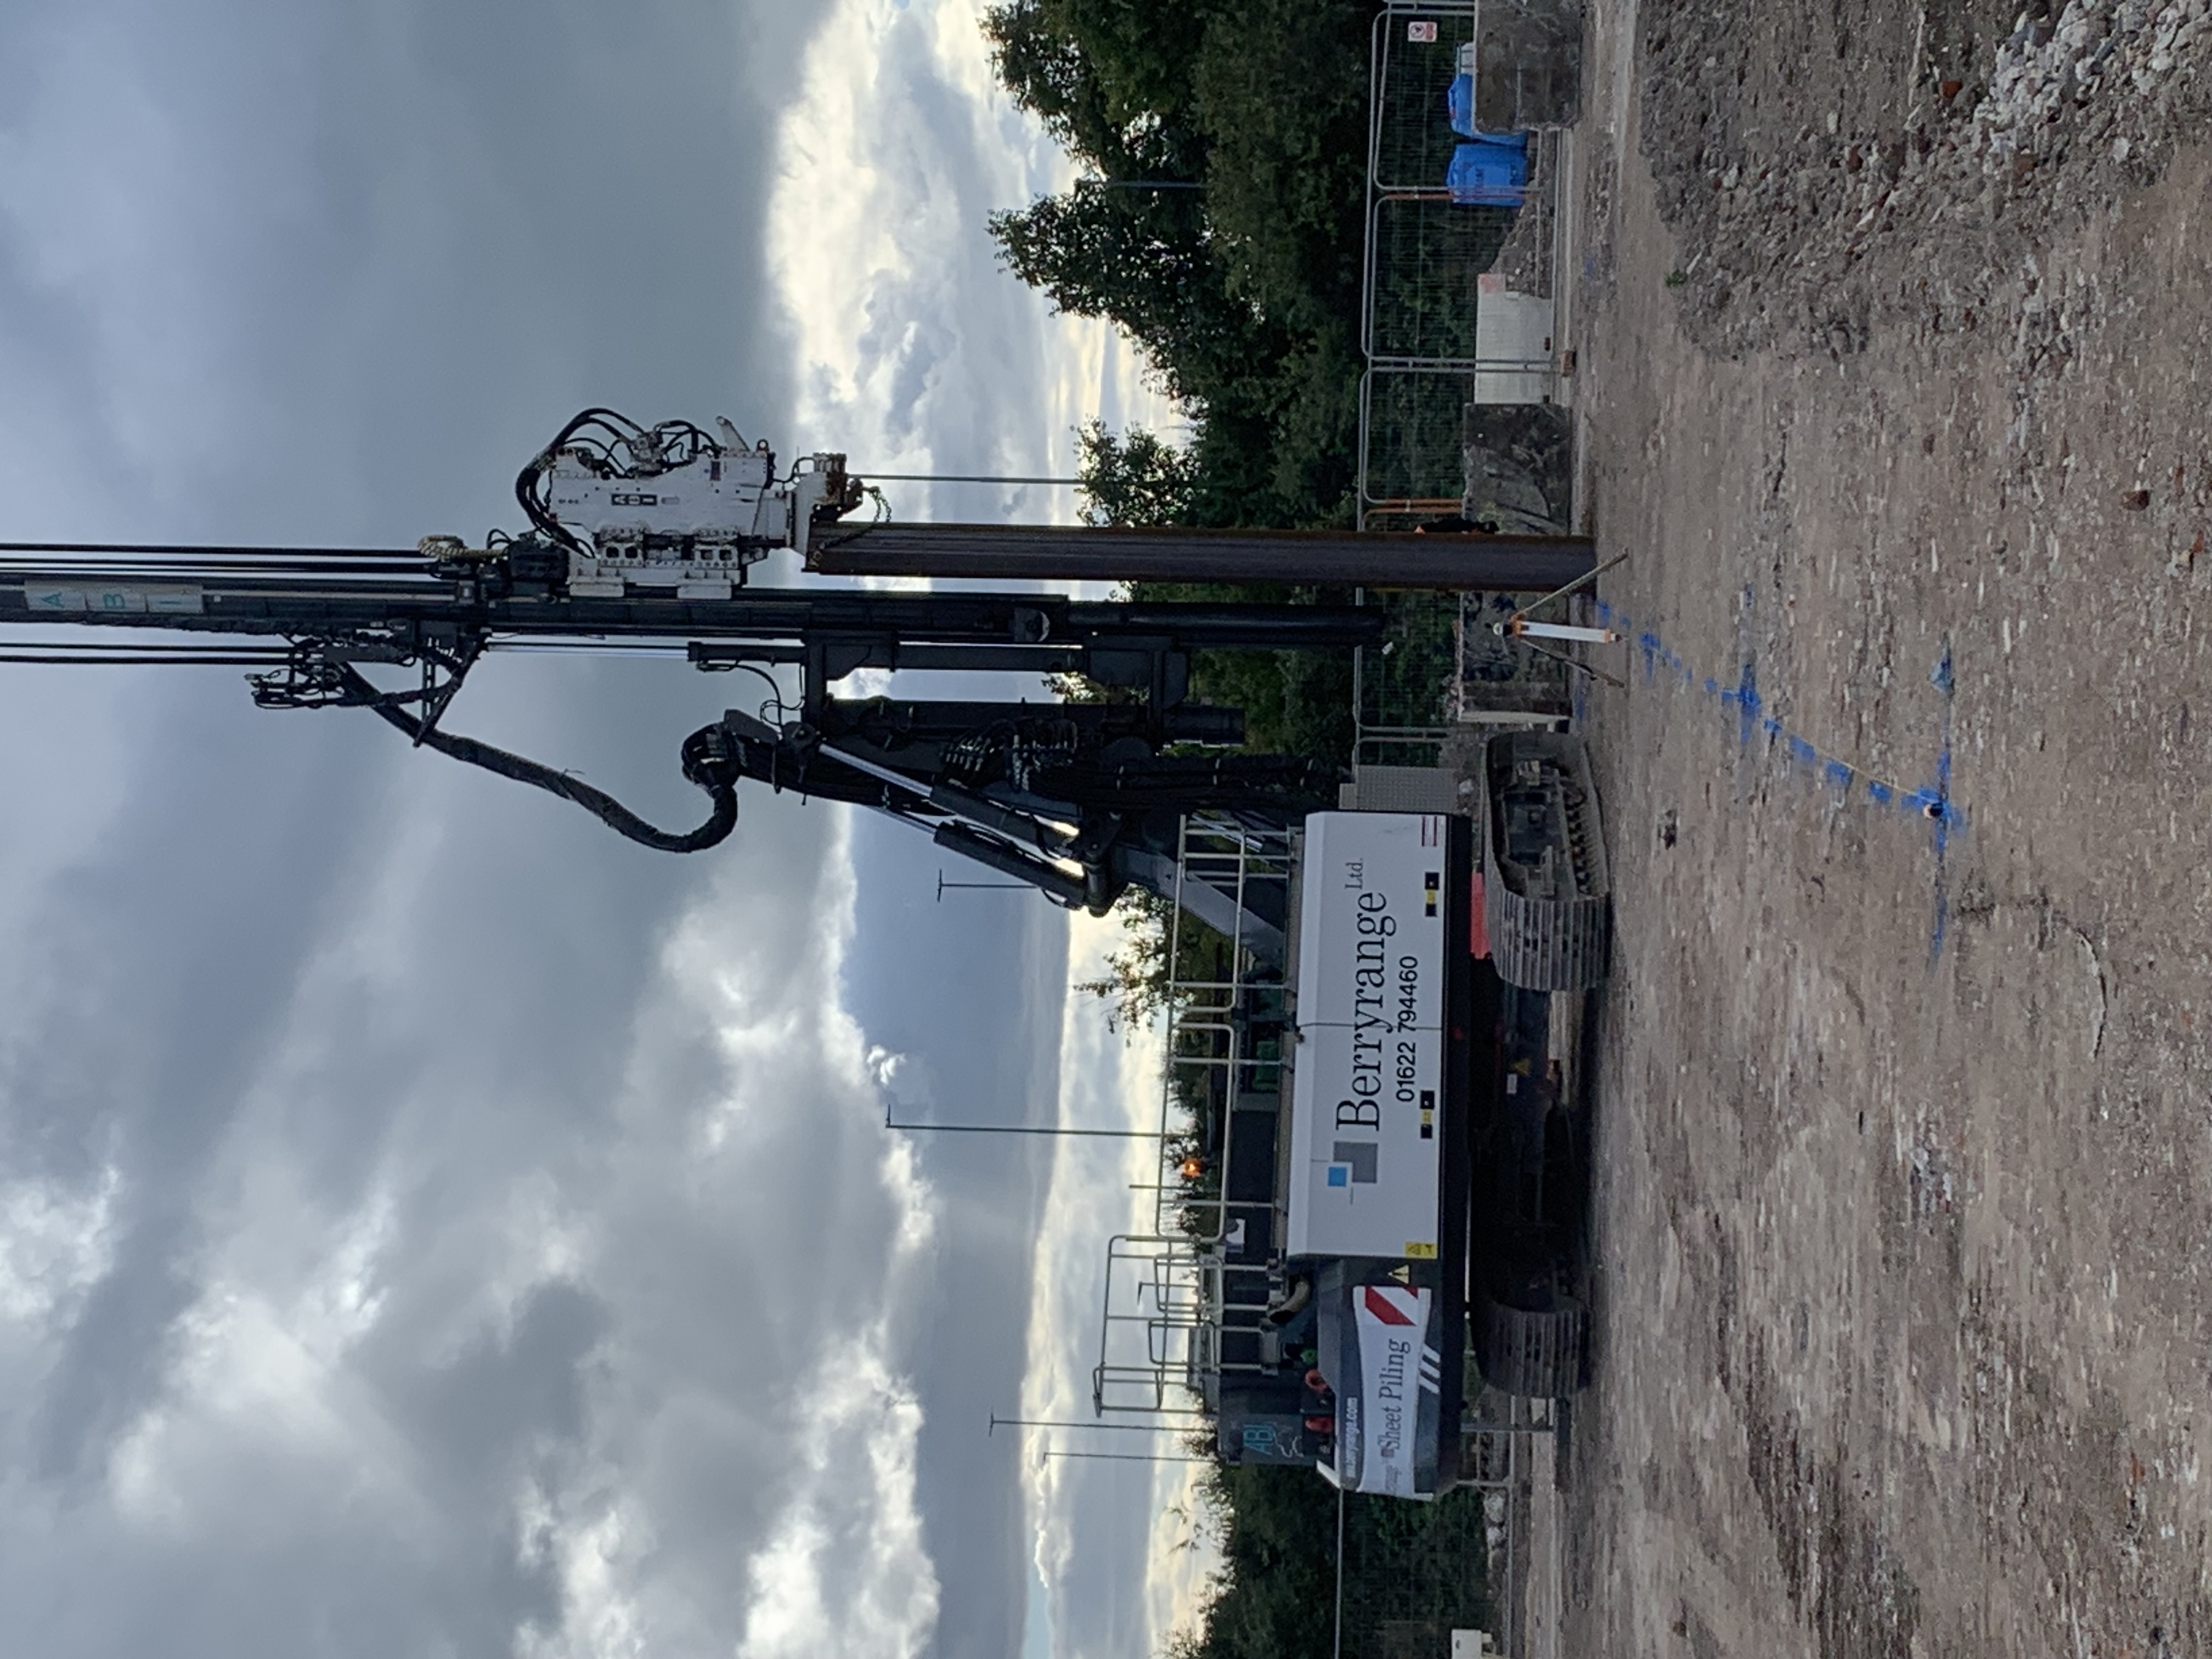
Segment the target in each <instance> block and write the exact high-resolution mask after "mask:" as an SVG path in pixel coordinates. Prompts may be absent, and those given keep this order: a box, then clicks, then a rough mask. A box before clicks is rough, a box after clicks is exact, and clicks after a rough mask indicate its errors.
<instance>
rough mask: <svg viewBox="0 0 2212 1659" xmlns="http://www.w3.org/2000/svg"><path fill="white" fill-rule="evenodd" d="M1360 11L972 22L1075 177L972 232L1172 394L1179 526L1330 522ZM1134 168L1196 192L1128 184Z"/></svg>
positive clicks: (1118, 14) (1052, 3) (1336, 3)
mask: <svg viewBox="0 0 2212 1659" xmlns="http://www.w3.org/2000/svg"><path fill="white" fill-rule="evenodd" d="M1371 15H1372V8H1371V7H1370V6H1368V5H1366V4H1364V3H1362V4H1351V3H1346V0H1241V3H1236V4H1231V3H1227V0H1007V3H1004V4H1001V5H1000V6H997V7H996V8H994V9H993V10H992V11H991V12H990V13H989V14H988V15H987V18H986V20H985V25H984V28H985V33H986V34H987V36H988V37H989V39H990V41H991V44H992V50H993V53H994V61H995V63H996V65H997V68H998V72H999V75H1000V79H1001V80H1002V81H1003V82H1005V83H1006V87H1007V88H1008V89H1009V90H1010V91H1012V94H1013V95H1014V97H1015V99H1016V100H1017V101H1018V102H1019V103H1020V104H1021V105H1022V106H1024V108H1027V109H1029V110H1030V111H1032V112H1035V113H1036V115H1038V116H1039V117H1040V118H1042V120H1043V121H1044V123H1045V124H1046V125H1047V127H1048V129H1049V130H1050V131H1052V133H1053V134H1054V137H1056V138H1057V139H1058V140H1059V141H1060V143H1061V144H1063V145H1064V146H1065V147H1066V149H1068V151H1069V152H1070V154H1071V155H1073V157H1074V158H1075V159H1076V161H1078V162H1079V164H1081V165H1083V166H1084V167H1086V168H1087V169H1090V170H1091V172H1092V173H1093V174H1094V176H1093V177H1092V178H1091V179H1089V180H1088V181H1086V182H1080V183H1078V184H1077V185H1073V187H1071V188H1070V189H1069V190H1068V191H1066V193H1065V194H1062V195H1059V196H1051V197H1044V198H1042V200H1040V201H1037V202H1035V203H1032V204H1030V206H1029V207H1027V208H1024V209H1021V210H1017V211H1013V212H1009V213H1002V214H1000V215H997V216H994V219H993V220H992V222H991V230H992V234H993V235H994V237H995V238H996V239H997V240H998V242H999V246H1000V252H1001V253H1002V254H1003V256H1004V257H1005V259H1006V264H1007V266H1008V268H1009V269H1011V270H1012V271H1013V272H1014V273H1015V274H1016V275H1017V276H1020V277H1021V278H1022V280H1023V281H1024V282H1026V283H1030V284H1032V285H1033V286H1035V287H1036V288H1039V289H1042V290H1043V291H1044V292H1045V293H1046V294H1047V295H1049V296H1050V297H1051V299H1052V301H1053V303H1054V305H1056V306H1058V307H1060V309H1062V310H1064V311H1067V312H1071V313H1075V314H1077V315H1079V316H1086V317H1107V318H1111V319H1113V320H1114V321H1115V322H1116V323H1118V324H1120V325H1121V327H1122V329H1123V330H1124V331H1127V334H1128V335H1129V336H1130V337H1131V338H1132V339H1133V340H1134V341H1135V342H1136V343H1137V345H1138V346H1139V349H1141V350H1142V351H1143V352H1144V354H1145V356H1146V360H1147V362H1149V363H1150V364H1151V366H1152V369H1153V370H1154V372H1155V373H1156V374H1158V377H1159V380H1160V382H1161V384H1162V385H1163V386H1164V387H1165V388H1166V390H1167V391H1168V392H1170V394H1171V395H1172V396H1174V397H1175V398H1176V399H1177V400H1178V401H1179V402H1181V403H1182V405H1183V406H1184V409H1185V411H1186V413H1187V414H1188V416H1189V418H1190V420H1191V422H1192V424H1193V427H1194V438H1193V441H1192V443H1191V447H1190V456H1191V465H1192V468H1193V471H1194V484H1195V488H1194V490H1193V492H1192V494H1191V495H1190V498H1189V500H1188V501H1187V503H1186V506H1185V511H1186V513H1187V514H1188V516H1187V517H1186V518H1185V519H1184V520H1182V522H1188V523H1194V524H1203V525H1260V524H1272V525H1283V526H1321V525H1331V524H1343V523H1346V522H1347V521H1348V520H1349V518H1350V515H1351V510H1352V479H1353V465H1354V455H1353V450H1354V447H1355V444H1356V441H1357V431H1358V375H1359V356H1358V336H1357V324H1356V319H1357V316H1358V299H1359V280H1360V257H1361V256H1360V249H1361V222H1360V204H1361V202H1362V199H1363V190H1364V159H1365V155H1366V143H1365V136H1366V135H1365V119H1366V96H1367V38H1368V27H1369V22H1370V18H1371ZM1147 181H1170V182H1175V183H1185V184H1189V183H1194V184H1199V185H1203V187H1204V188H1203V189H1200V190H1184V189H1152V188H1129V187H1127V186H1128V185H1132V184H1136V185H1142V184H1144V183H1146V182H1147ZM1116 521H1117V522H1118V521H1120V520H1116Z"/></svg>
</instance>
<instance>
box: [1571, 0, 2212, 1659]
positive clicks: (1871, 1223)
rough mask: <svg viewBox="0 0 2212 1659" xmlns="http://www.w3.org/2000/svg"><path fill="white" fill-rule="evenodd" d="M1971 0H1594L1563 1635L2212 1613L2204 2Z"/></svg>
mask: <svg viewBox="0 0 2212 1659" xmlns="http://www.w3.org/2000/svg"><path fill="white" fill-rule="evenodd" d="M2016 19H2017V14H2016V13H2015V11H2014V9H2013V7H2012V5H2011V4H2010V3H2008V4H2006V5H2003V6H1996V5H1990V4H1984V3H1973V0H1964V3H1950V0H1929V3H1927V4H1926V5H1925V6H1924V7H1923V5H1921V4H1920V3H1918V0H1834V3H1833V4H1832V5H1831V6H1829V7H1823V8H1820V9H1818V10H1817V11H1816V10H1815V9H1813V8H1809V7H1806V6H1803V5H1802V4H1795V3H1783V0H1726V3H1707V4H1702V5H1694V6H1693V5H1689V4H1683V3H1672V4H1662V3H1658V0H1644V3H1643V4H1642V5H1641V6H1640V8H1639V7H1638V5H1636V4H1635V3H1633V0H1603V3H1600V4H1598V5H1596V6H1595V8H1594V9H1593V15H1592V36H1591V42H1590V58H1589V82H1588V86H1589V98H1588V100H1587V102H1586V106H1585V114H1584V118H1583V124H1582V125H1581V127H1580V129H1579V131H1578V140H1579V149H1580V154H1581V155H1582V157H1583V160H1582V162H1581V165H1580V167H1579V173H1580V179H1581V186H1582V187H1581V190H1580V197H1581V200H1580V202H1579V204H1578V207H1579V212H1580V215H1581V218H1580V221H1579V234H1578V241H1577V246H1579V247H1580V248H1582V249H1583V251H1584V254H1583V259H1582V261H1581V265H1580V270H1578V272H1577V313H1576V314H1577V325H1576V335H1577V337H1576V339H1575V342H1574V343H1575V344H1576V346H1577V349H1578V353H1579V361H1580V364H1581V374H1580V375H1579V376H1578V379H1577V394H1576V395H1577V411H1578V416H1579V418H1580V419H1581V421H1582V422H1583V431H1582V442H1583V466H1584V474H1583V478H1582V480H1581V488H1580V489H1578V491H1577V499H1578V501H1579V502H1580V504H1581V507H1582V510H1583V512H1584V513H1586V514H1587V515H1588V516H1589V520H1590V522H1592V523H1593V524H1594V526H1595V528H1596V531H1597V533H1598V535H1599V538H1600V540H1601V544H1602V545H1603V547H1604V549H1605V550H1606V552H1607V554H1608V555H1609V554H1611V553H1613V552H1618V551H1624V550H1625V551H1630V552H1632V561H1631V562H1630V563H1629V564H1628V565H1627V566H1626V568H1624V569H1622V570H1621V571H1620V572H1617V573H1615V574H1614V576H1613V577H1609V578H1608V579H1607V586H1606V588H1605V594H1604V597H1605V600H1606V603H1607V605H1608V606H1609V607H1610V609H1611V611H1612V613H1613V615H1614V617H1615V618H1616V619H1617V620H1618V619H1621V618H1626V627H1627V629H1628V631H1629V633H1630V634H1631V635H1632V637H1633V638H1634V639H1635V641H1636V644H1635V645H1634V646H1633V647H1632V649H1631V654H1630V655H1629V657H1628V659H1627V666H1628V670H1629V673H1628V678H1630V680H1631V682H1632V684H1631V685H1630V688H1629V689H1628V690H1626V692H1616V691H1611V690H1599V691H1597V692H1595V694H1594V696H1593V701H1592V706H1591V711H1590V712H1591V715H1592V720H1591V729H1592V731H1593V732H1594V734H1595V745H1596V750H1597V754H1598V759H1599V763H1600V766H1601V776H1602V780H1603V782H1604V786H1605V792H1606V806H1607V827H1608V838H1609V842H1610V844H1611V848H1612V852H1613V867H1614V881H1615V886H1616V892H1617V909H1618V915H1617V922H1618V948H1617V954H1616V959H1615V977H1614V980H1613V983H1612V985H1611V987H1610V990H1609V993H1608V997H1607V1003H1606V1006H1605V1008H1604V1011H1603V1037H1602V1044H1603V1048H1602V1054H1601V1062H1602V1066H1603V1075H1604V1077H1605V1079H1606V1081H1605V1085H1604V1086H1603V1089H1602V1091H1601V1097H1602V1100H1603V1102H1604V1105H1603V1108H1602V1115H1601V1121H1600V1122H1599V1124H1598V1126H1597V1129H1596V1136H1595V1144H1596V1163H1597V1168H1598V1177H1597V1180H1598V1187H1597V1194H1596V1210H1595V1224H1594V1225H1595V1231H1596V1243H1597V1250H1598V1256H1599V1261H1600V1269H1599V1275H1598V1279H1597V1284H1596V1286H1595V1291H1596V1303H1597V1314H1598V1332H1599V1355H1598V1380H1597V1382H1596V1383H1595V1387H1594V1389H1593V1391H1592V1392H1591V1393H1590V1394H1589V1395H1588V1396H1586V1397H1585V1398H1584V1399H1583V1401H1579V1402H1578V1403H1577V1412H1576V1428H1577V1431H1576V1437H1575V1443H1574V1447H1573V1452H1572V1464H1573V1468H1572V1469H1571V1474H1570V1480H1569V1486H1570V1492H1571V1497H1570V1505H1569V1514H1568V1516H1567V1538H1566V1579H1567V1586H1568V1595H1569V1607H1568V1616H1567V1628H1566V1631H1565V1637H1566V1639H1565V1643H1564V1645H1563V1650H1564V1651H1567V1652H1573V1653H1588V1654H1620V1655H1644V1654H1664V1655H1673V1654H1678V1653H1679V1654H1684V1655H1689V1656H1695V1659H1707V1656H1713V1655H1721V1654H1760V1655H1766V1654H1795V1653H1801V1652H1802V1653H1814V1652H1817V1653H1819V1654H1820V1655H1822V1656H1824V1659H1830V1656H1837V1659H1839V1656H1857V1655H1895V1656H1906V1655H1938V1654H1975V1655H1980V1654H1992V1653H2007V1654H2028V1655H2032V1654H2043V1653H2050V1654H2054V1655H2057V1654H2064V1655H2068V1656H2088V1655H2111V1656H2124V1655H2136V1656H2146V1659H2148V1656H2159V1655H2166V1654H2185V1653H2202V1652H2212V1538H2208V1527H2209V1526H2212V1478H2208V1477H2212V1091H2208V1089H2207V1086H2206V1079H2207V1059H2208V1053H2207V1035H2208V1030H2212V973H2208V968H2212V866H2208V862H2207V858H2206V854H2207V848H2208V842H2212V795H2209V794H2208V790H2207V787H2206V766H2205V761H2206V741H2207V737H2208V732H2212V655H2208V635H2212V593H2208V588H2212V557H2208V556H2205V549H2206V544H2207V537H2208V535H2212V146H2208V143H2207V138H2208V136H2212V114H2208V112H2209V111H2212V23H2208V21H2207V5H2206V0H2174V3H2166V4H2160V3H2128V4H2118V5H2114V4H2103V5H2095V6H2083V5H2078V4H2077V5H2075V6H2073V7H2069V8H2067V9H2064V10H2063V11H2061V12H2058V13H2057V14H2054V15H2048V16H2045V17H2044V18H2043V19H2042V20H2041V21H2039V22H2037V21H2029V22H2028V23H2027V25H2026V26H2025V27H2016ZM2200 624H2203V626H2200Z"/></svg>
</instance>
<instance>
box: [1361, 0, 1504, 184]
mask: <svg viewBox="0 0 2212 1659" xmlns="http://www.w3.org/2000/svg"><path fill="white" fill-rule="evenodd" d="M1478 9H1479V8H1478V7H1477V6H1476V5H1475V4H1474V3H1473V0H1450V3H1446V4H1443V5H1425V6H1420V7H1419V8H1414V7H1411V6H1405V5H1399V4H1392V5H1389V6H1387V7H1385V8H1384V9H1383V11H1382V13H1381V14H1380V15H1377V16H1376V20H1375V40H1374V47H1373V58H1372V64H1373V69H1372V76H1371V85H1370V93H1371V96H1372V98H1373V100H1374V102H1373V107H1372V112H1371V116H1370V126H1369V137H1368V158H1367V159H1368V168H1369V178H1370V182H1371V184H1372V185H1373V187H1374V188H1375V189H1376V190H1379V191H1412V190H1439V189H1442V188H1443V182H1444V175H1445V173H1447V172H1448V171H1449V168H1450V167H1451V162H1452V155H1453V152H1454V151H1455V150H1456V149H1458V147H1459V146H1460V144H1462V143H1464V142H1466V138H1465V135H1463V134H1461V133H1459V132H1455V131H1453V129H1452V110H1451V93H1452V82H1454V81H1455V79H1457V78H1458V76H1459V74H1460V67H1461V64H1462V59H1463V58H1464V56H1465V53H1464V52H1463V51H1462V48H1464V47H1466V46H1468V45H1469V44H1470V43H1471V42H1472V41H1473V40H1474V33H1475V14H1476V12H1477V10H1478ZM1470 86H1471V83H1470Z"/></svg>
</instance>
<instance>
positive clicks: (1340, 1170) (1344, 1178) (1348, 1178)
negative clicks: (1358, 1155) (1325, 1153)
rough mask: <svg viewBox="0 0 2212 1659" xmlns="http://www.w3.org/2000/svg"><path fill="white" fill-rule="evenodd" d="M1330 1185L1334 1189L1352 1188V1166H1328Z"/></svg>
mask: <svg viewBox="0 0 2212 1659" xmlns="http://www.w3.org/2000/svg"><path fill="white" fill-rule="evenodd" d="M1328 1184H1329V1185H1330V1186H1332V1187H1349V1186H1351V1185H1352V1166H1351V1165H1350V1164H1330V1165H1329V1166H1328Z"/></svg>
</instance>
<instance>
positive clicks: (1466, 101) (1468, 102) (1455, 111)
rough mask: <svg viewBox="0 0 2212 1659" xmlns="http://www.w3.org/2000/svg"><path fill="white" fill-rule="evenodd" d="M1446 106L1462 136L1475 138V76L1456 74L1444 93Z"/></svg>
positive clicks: (1453, 126) (1453, 125) (1453, 127)
mask: <svg viewBox="0 0 2212 1659" xmlns="http://www.w3.org/2000/svg"><path fill="white" fill-rule="evenodd" d="M1444 107H1445V108H1446V109H1448V110H1449V111H1450V112H1451V127H1452V131H1454V132H1456V133H1457V134H1459V136H1460V137H1462V138H1473V137H1475V136H1476V133H1475V130H1474V76H1472V75H1455V76H1453V77H1452V83H1451V86H1450V87H1449V89H1448V90H1446V92H1445V93H1444Z"/></svg>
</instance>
